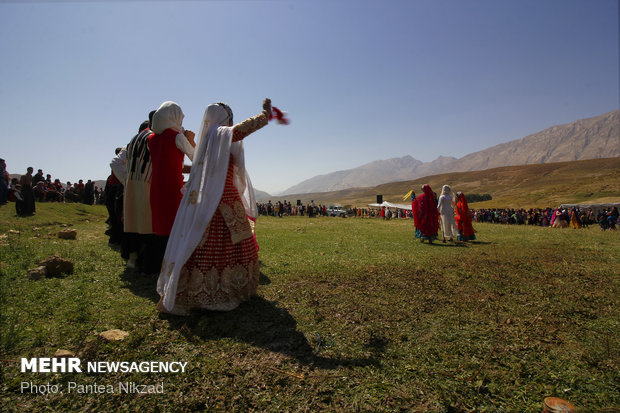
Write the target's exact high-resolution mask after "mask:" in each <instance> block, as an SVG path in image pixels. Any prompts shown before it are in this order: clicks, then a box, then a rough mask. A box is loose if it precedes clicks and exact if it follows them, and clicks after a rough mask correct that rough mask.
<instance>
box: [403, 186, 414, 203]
mask: <svg viewBox="0 0 620 413" xmlns="http://www.w3.org/2000/svg"><path fill="white" fill-rule="evenodd" d="M412 192H413V189H412V190H411V191H409V192H407V195H405V196H404V197H403V201H406V200H407V199H409V198H411V193H412Z"/></svg>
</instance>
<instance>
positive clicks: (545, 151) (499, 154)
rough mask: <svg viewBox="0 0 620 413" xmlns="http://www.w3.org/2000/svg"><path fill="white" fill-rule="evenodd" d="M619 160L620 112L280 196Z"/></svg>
mask: <svg viewBox="0 0 620 413" xmlns="http://www.w3.org/2000/svg"><path fill="white" fill-rule="evenodd" d="M618 156H620V111H619V110H615V111H612V112H609V113H605V114H603V115H600V116H596V117H592V118H587V119H581V120H577V121H575V122H571V123H568V124H564V125H556V126H552V127H550V128H547V129H545V130H543V131H541V132H538V133H535V134H532V135H528V136H526V137H524V138H521V139H516V140H513V141H510V142H506V143H502V144H499V145H495V146H492V147H490V148H487V149H484V150H481V151H477V152H473V153H470V154H468V155H465V156H463V157H462V158H458V159H457V158H454V157H450V156H440V157H438V158H437V159H435V160H434V161H432V162H422V161H419V160H417V159H415V158H413V157H412V156H409V155H407V156H403V157H402V158H391V159H386V160H379V161H374V162H370V163H367V164H365V165H362V166H359V167H357V168H353V169H348V170H344V171H337V172H332V173H329V174H325V175H318V176H315V177H313V178H310V179H307V180H305V181H303V182H300V183H299V184H297V185H294V186H292V187H290V188H288V189H286V190H285V191H283V192H282V194H281V195H287V194H305V193H316V192H329V191H336V190H341V189H347V188H355V187H369V186H375V185H379V184H383V183H388V182H397V181H405V180H412V179H416V178H420V177H424V176H429V175H436V174H441V173H447V172H459V171H479V170H484V169H489V168H497V167H502V166H512V165H529V164H542V163H553V162H566V161H576V160H585V159H596V158H612V157H618ZM257 198H259V197H257Z"/></svg>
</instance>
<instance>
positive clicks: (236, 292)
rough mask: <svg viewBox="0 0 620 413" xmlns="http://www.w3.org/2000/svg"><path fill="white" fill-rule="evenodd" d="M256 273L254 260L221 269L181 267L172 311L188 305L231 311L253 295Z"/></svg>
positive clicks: (183, 309) (258, 271) (256, 285)
mask: <svg viewBox="0 0 620 413" xmlns="http://www.w3.org/2000/svg"><path fill="white" fill-rule="evenodd" d="M259 274H260V270H259V265H258V260H257V261H254V262H251V263H250V264H249V265H248V266H247V268H246V267H245V266H243V265H241V264H237V265H234V266H232V267H226V268H224V270H223V271H218V270H217V268H215V267H212V268H211V269H209V270H207V271H204V272H203V271H201V270H200V269H199V268H198V267H193V268H191V269H190V268H188V267H187V266H184V267H183V269H182V270H181V275H180V278H179V284H178V287H177V295H176V300H175V308H174V310H175V313H176V312H177V311H178V313H179V314H182V313H187V312H189V310H190V309H192V308H200V309H205V310H216V311H230V310H233V309H235V308H237V307H238V306H239V304H241V303H242V302H243V301H247V300H248V299H249V298H250V297H251V296H252V295H254V294H256V290H257V289H258V278H259Z"/></svg>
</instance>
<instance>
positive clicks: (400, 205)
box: [368, 201, 411, 211]
mask: <svg viewBox="0 0 620 413" xmlns="http://www.w3.org/2000/svg"><path fill="white" fill-rule="evenodd" d="M368 206H369V207H372V208H383V207H386V208H387V207H389V208H396V209H406V210H407V211H411V204H409V205H406V204H393V203H391V202H387V201H383V203H381V204H368Z"/></svg>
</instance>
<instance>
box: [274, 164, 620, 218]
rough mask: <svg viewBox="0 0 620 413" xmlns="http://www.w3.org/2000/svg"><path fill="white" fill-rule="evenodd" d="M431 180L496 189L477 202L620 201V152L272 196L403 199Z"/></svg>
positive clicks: (358, 201)
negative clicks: (487, 197) (619, 153)
mask: <svg viewBox="0 0 620 413" xmlns="http://www.w3.org/2000/svg"><path fill="white" fill-rule="evenodd" d="M425 183H428V184H429V185H431V187H432V188H433V189H434V190H435V191H437V192H439V191H440V190H441V186H442V185H445V184H448V185H451V186H452V188H453V189H454V190H455V191H463V192H465V193H466V194H467V193H478V194H487V193H488V194H491V196H492V197H493V200H491V201H485V202H481V203H477V204H473V207H524V208H525V207H527V208H529V207H547V206H555V205H559V204H560V203H583V202H587V203H599V202H601V203H602V202H620V158H618V157H616V158H605V159H591V160H585V161H572V162H556V163H545V164H534V165H518V166H505V167H500V168H492V169H487V170H483V171H470V172H448V173H444V174H439V175H433V176H427V177H423V178H418V179H415V180H408V181H402V182H393V183H388V184H381V185H377V186H374V187H364V188H349V189H344V190H340V191H333V192H321V193H312V194H289V195H286V196H280V197H274V198H272V200H283V199H287V200H289V201H293V202H295V200H297V199H299V200H301V201H302V202H304V203H306V202H309V201H310V200H314V201H315V202H318V203H324V204H332V203H337V204H342V205H353V206H359V207H363V206H366V205H367V204H369V203H372V202H375V200H376V195H377V194H381V195H383V199H384V200H387V201H392V202H403V201H402V197H403V195H404V194H406V193H407V192H409V190H411V189H414V190H415V191H416V192H420V188H421V186H422V185H423V184H425Z"/></svg>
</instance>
